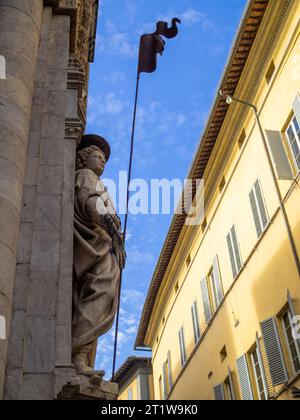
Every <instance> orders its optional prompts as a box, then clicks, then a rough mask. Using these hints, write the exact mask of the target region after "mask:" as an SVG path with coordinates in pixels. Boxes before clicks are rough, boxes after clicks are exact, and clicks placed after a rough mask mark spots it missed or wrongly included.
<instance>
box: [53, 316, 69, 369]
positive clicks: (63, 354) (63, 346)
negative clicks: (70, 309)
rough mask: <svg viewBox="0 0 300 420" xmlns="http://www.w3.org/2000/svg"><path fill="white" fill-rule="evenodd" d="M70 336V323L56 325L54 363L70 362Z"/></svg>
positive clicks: (57, 364) (63, 363)
mask: <svg viewBox="0 0 300 420" xmlns="http://www.w3.org/2000/svg"><path fill="white" fill-rule="evenodd" d="M71 348H72V337H71V328H70V324H68V325H57V326H56V352H55V365H56V366H59V365H67V364H69V365H70V364H71Z"/></svg>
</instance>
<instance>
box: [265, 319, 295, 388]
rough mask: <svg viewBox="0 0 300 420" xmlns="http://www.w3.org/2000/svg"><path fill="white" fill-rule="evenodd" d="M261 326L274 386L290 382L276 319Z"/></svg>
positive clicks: (269, 320) (268, 320)
mask: <svg viewBox="0 0 300 420" xmlns="http://www.w3.org/2000/svg"><path fill="white" fill-rule="evenodd" d="M260 326H261V331H262V336H263V339H264V344H265V349H266V353H267V358H268V363H269V368H270V374H271V378H272V384H273V386H277V385H281V384H283V383H285V382H287V381H288V374H287V370H286V366H285V361H284V357H283V352H282V348H281V343H280V339H279V334H278V328H277V323H276V319H275V318H270V319H267V320H265V321H263V322H261V323H260Z"/></svg>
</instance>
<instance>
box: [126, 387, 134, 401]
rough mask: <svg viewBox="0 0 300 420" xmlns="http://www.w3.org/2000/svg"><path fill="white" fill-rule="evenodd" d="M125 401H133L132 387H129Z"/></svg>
mask: <svg viewBox="0 0 300 420" xmlns="http://www.w3.org/2000/svg"><path fill="white" fill-rule="evenodd" d="M129 396H131V398H129ZM127 400H128V401H133V389H132V387H130V388H129V389H128V391H127Z"/></svg>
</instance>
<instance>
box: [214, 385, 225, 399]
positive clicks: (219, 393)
mask: <svg viewBox="0 0 300 420" xmlns="http://www.w3.org/2000/svg"><path fill="white" fill-rule="evenodd" d="M214 393H215V400H216V401H224V400H225V392H224V386H223V384H221V385H217V386H215V387H214Z"/></svg>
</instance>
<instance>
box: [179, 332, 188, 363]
mask: <svg viewBox="0 0 300 420" xmlns="http://www.w3.org/2000/svg"><path fill="white" fill-rule="evenodd" d="M178 335H179V345H180V356H181V366H182V367H183V366H184V365H185V364H186V350H185V340H184V330H183V327H181V328H180V331H179V333H178Z"/></svg>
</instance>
